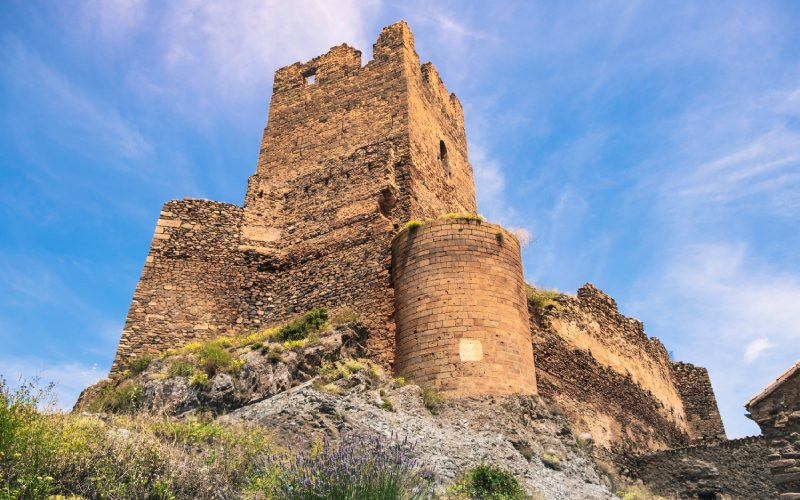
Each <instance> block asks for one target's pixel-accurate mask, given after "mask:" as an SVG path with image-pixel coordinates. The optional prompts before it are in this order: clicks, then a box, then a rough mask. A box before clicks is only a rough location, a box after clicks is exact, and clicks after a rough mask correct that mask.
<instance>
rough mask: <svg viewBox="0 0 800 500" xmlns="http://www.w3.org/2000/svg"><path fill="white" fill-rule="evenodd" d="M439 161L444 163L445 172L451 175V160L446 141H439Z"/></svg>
mask: <svg viewBox="0 0 800 500" xmlns="http://www.w3.org/2000/svg"><path fill="white" fill-rule="evenodd" d="M439 161H440V162H441V164H442V168H443V169H444V173H445V174H447V176H448V177H449V176H450V162H449V161H448V159H447V146H445V145H444V141H439Z"/></svg>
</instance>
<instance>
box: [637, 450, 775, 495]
mask: <svg viewBox="0 0 800 500" xmlns="http://www.w3.org/2000/svg"><path fill="white" fill-rule="evenodd" d="M768 454H769V449H768V447H767V445H766V443H765V441H764V439H763V438H762V437H761V436H756V437H748V438H743V439H735V440H731V441H723V442H721V443H714V444H705V445H698V446H692V447H688V448H681V449H676V450H670V451H664V452H660V453H656V454H652V455H648V456H643V457H640V458H639V459H638V460H637V463H636V466H635V468H634V475H635V476H636V477H638V478H639V479H641V480H642V481H644V482H645V483H646V484H647V486H648V487H649V488H650V490H651V491H652V492H653V493H654V494H656V495H660V496H664V497H667V498H680V499H714V498H719V499H723V498H730V499H734V498H758V499H764V500H768V499H773V498H778V492H777V490H776V489H775V485H774V484H773V482H772V479H771V478H770V473H769V468H768V467H767V455H768Z"/></svg>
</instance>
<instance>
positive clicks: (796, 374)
mask: <svg viewBox="0 0 800 500" xmlns="http://www.w3.org/2000/svg"><path fill="white" fill-rule="evenodd" d="M747 410H748V411H749V412H750V418H752V419H753V420H754V421H755V422H756V423H757V424H758V426H759V427H760V428H761V432H762V434H763V435H764V437H765V438H766V441H767V446H768V447H769V456H768V459H769V468H770V471H771V473H772V479H773V481H774V482H775V484H776V486H777V488H778V491H779V493H780V494H781V496H780V498H781V499H782V500H783V499H786V500H789V499H794V500H797V499H800V361H798V363H797V364H796V365H795V366H794V367H793V368H792V369H790V370H789V371H787V372H786V373H785V374H784V376H782V377H781V378H779V379H778V380H777V381H776V382H775V383H773V384H772V385H771V386H770V387H768V388H767V389H766V390H765V392H764V393H763V394H762V395H759V396H757V397H756V398H754V399H753V400H751V401H750V402H749V403H748V404H747Z"/></svg>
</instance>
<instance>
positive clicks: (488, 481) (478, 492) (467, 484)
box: [449, 464, 525, 500]
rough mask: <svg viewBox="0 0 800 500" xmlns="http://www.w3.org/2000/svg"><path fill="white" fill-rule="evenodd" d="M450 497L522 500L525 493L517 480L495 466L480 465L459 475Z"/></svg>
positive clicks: (483, 499) (451, 489) (484, 499)
mask: <svg viewBox="0 0 800 500" xmlns="http://www.w3.org/2000/svg"><path fill="white" fill-rule="evenodd" d="M449 493H450V496H452V497H456V498H458V497H463V496H467V497H468V498H476V499H481V500H523V499H524V498H525V491H524V490H523V489H522V486H520V484H519V481H517V478H515V477H514V475H513V474H511V473H510V472H508V471H506V470H504V469H501V468H500V467H497V466H495V465H487V464H481V465H479V466H477V467H473V468H472V469H469V470H468V471H466V472H465V473H463V474H461V476H460V477H459V479H457V480H456V483H455V484H454V485H453V486H452V487H451V488H450V490H449Z"/></svg>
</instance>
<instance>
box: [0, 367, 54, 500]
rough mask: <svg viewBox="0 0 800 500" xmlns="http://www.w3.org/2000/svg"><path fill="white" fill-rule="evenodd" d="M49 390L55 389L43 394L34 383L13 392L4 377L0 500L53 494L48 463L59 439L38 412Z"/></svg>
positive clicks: (1, 384)
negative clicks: (37, 407)
mask: <svg viewBox="0 0 800 500" xmlns="http://www.w3.org/2000/svg"><path fill="white" fill-rule="evenodd" d="M46 391H50V392H52V386H50V387H49V388H48V389H46V390H45V391H40V390H38V389H37V388H36V385H35V382H32V383H23V384H21V386H20V387H19V388H18V389H17V390H15V391H13V392H12V391H11V390H10V388H9V387H8V386H7V384H6V381H5V380H4V379H3V378H0V498H9V499H13V498H43V497H45V498H46V497H47V496H48V495H49V494H51V493H52V492H53V477H52V476H50V472H49V471H48V470H47V464H48V463H49V461H50V460H51V459H52V457H53V455H54V453H55V450H54V443H55V440H56V439H57V437H58V436H57V434H56V433H55V432H53V430H52V429H50V428H49V427H48V426H47V425H46V422H45V421H44V419H43V417H42V415H40V414H39V413H38V412H37V411H36V406H37V405H38V404H39V403H40V402H41V401H42V400H43V398H44V397H45V394H46Z"/></svg>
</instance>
